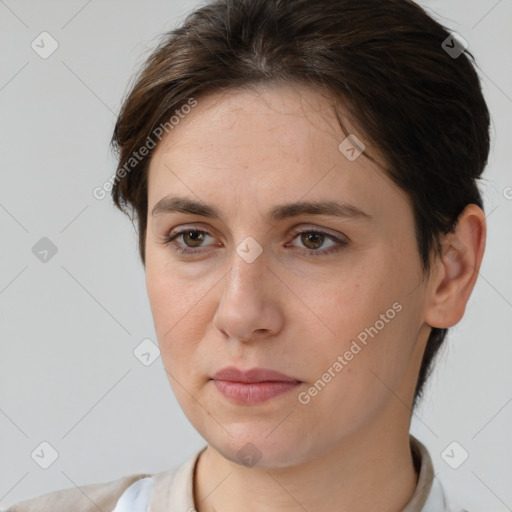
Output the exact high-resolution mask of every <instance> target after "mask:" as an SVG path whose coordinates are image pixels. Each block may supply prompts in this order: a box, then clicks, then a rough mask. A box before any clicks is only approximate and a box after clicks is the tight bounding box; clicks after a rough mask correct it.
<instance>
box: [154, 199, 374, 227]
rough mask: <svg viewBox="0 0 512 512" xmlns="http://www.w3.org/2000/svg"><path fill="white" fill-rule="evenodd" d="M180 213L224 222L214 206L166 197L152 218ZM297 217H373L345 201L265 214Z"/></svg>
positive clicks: (302, 205)
mask: <svg viewBox="0 0 512 512" xmlns="http://www.w3.org/2000/svg"><path fill="white" fill-rule="evenodd" d="M173 212H180V213H186V214H190V215H201V216H202V217H208V218H211V219H217V220H219V221H221V222H224V221H223V219H222V213H221V212H220V211H219V210H218V209H217V208H216V207H214V206H212V205H208V204H205V203H202V202H199V201H196V200H194V199H189V198H186V197H176V196H166V197H164V198H162V199H160V201H158V203H156V205H155V206H154V207H153V210H152V212H151V215H152V216H156V215H159V214H162V213H173ZM299 215H329V216H332V217H341V218H347V219H353V220H363V221H370V220H372V219H373V217H372V216H371V215H370V214H368V213H366V212H364V211H363V210H361V209H360V208H358V207H357V206H354V205H352V204H350V203H347V202H345V201H328V200H327V201H298V202H295V203H286V204H282V205H277V206H274V207H273V208H272V209H271V210H270V211H269V212H268V214H267V217H268V219H269V220H270V221H280V220H283V219H287V218H291V217H298V216H299Z"/></svg>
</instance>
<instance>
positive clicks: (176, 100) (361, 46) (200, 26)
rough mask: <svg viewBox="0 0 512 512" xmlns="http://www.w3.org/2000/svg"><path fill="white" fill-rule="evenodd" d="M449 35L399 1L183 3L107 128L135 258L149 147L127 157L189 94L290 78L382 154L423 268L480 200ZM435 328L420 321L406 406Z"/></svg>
mask: <svg viewBox="0 0 512 512" xmlns="http://www.w3.org/2000/svg"><path fill="white" fill-rule="evenodd" d="M450 37H452V36H451V33H450V32H449V31H448V30H447V29H446V28H445V27H443V26H442V25H441V24H440V23H438V22H437V21H435V20H434V19H433V18H431V17H430V16H429V15H428V14H427V13H426V12H425V11H424V10H423V9H422V8H421V7H420V6H419V5H417V4H415V3H414V2H412V1H410V0H387V1H386V2H383V1H382V0H214V1H211V2H209V3H207V4H206V5H204V6H202V7H200V8H198V9H197V10H195V11H194V12H192V13H191V14H190V15H189V16H188V17H187V18H186V20H185V21H184V23H183V24H182V26H180V27H179V28H176V29H175V30H172V31H170V32H169V33H167V34H164V36H163V38H162V40H161V42H160V43H159V45H158V47H157V48H156V49H155V50H154V51H153V53H152V54H151V55H150V57H149V58H148V59H147V61H146V63H145V65H144V66H143V68H142V70H141V72H140V74H139V75H138V77H137V80H136V81H135V83H134V85H133V87H132V89H131V91H130V93H129V94H128V96H127V98H126V99H125V101H124V104H123V106H122V108H121V112H120V114H119V117H118V119H117V123H116V125H115V129H114V134H113V137H112V146H113V148H114V149H115V150H117V152H118V154H119V165H118V167H117V172H116V180H115V183H114V186H113V189H112V198H113V201H114V203H115V205H116V206H117V207H118V208H120V209H121V210H122V211H124V212H125V213H127V215H129V212H128V210H127V208H126V207H127V206H130V207H131V212H132V214H133V213H135V215H136V217H137V219H138V232H139V252H140V256H141V259H142V262H143V263H145V251H144V246H145V236H146V224H147V207H148V204H147V173H148V167H149V161H150V158H151V155H152V153H153V150H151V151H149V152H148V154H147V155H146V156H145V157H144V158H141V159H140V161H139V160H137V161H136V162H135V161H134V162H133V165H132V166H131V168H127V163H128V162H129V159H130V158H133V156H132V155H133V153H134V152H135V151H137V150H138V149H139V148H141V147H142V146H143V145H145V144H146V141H147V140H148V137H150V136H151V134H152V133H154V131H155V130H156V129H158V127H159V126H161V125H163V124H164V123H166V122H168V120H169V118H170V116H171V115H173V114H174V113H175V112H176V111H177V110H178V109H179V108H180V107H182V106H183V105H184V104H186V103H187V102H188V101H189V100H190V98H195V99H197V98H199V96H200V95H201V94H204V93H210V92H216V91H219V92H220V91H228V90H230V89H233V88H235V87H252V86H258V85H264V84H271V83H292V84H299V83H302V84H308V85H312V86H316V87H319V86H321V87H322V88H327V89H328V90H329V91H331V92H332V93H333V95H334V96H335V97H336V98H339V100H340V101H342V102H343V103H344V105H345V106H346V107H347V108H348V109H349V111H350V112H351V114H352V115H353V117H354V120H355V121H356V123H357V127H358V128H359V129H360V130H361V133H362V134H364V136H365V137H366V140H368V141H371V142H372V143H373V144H374V145H375V147H376V148H377V149H378V150H379V151H380V152H381V154H383V155H384V156H385V158H386V160H387V164H388V168H387V169H385V172H386V173H387V174H388V176H389V177H390V178H391V179H392V180H393V181H394V182H395V183H396V184H397V185H398V186H399V187H400V188H401V189H403V190H404V191H405V192H407V194H408V195H409V197H410V198H411V201H412V204H413V212H414V219H415V230H416V239H417V243H418V250H419V254H420V257H421V262H422V267H423V270H424V272H425V274H428V272H429V271H430V269H431V257H432V255H439V253H440V249H441V247H440V236H441V235H442V234H446V233H448V232H450V231H452V230H453V228H454V226H455V225H456V222H457V218H458V216H459V214H460V213H461V212H462V210H463V209H464V207H465V206H466V205H467V204H470V203H474V204H476V205H478V206H479V207H481V208H482V209H483V202H482V198H481V195H480V192H479V189H478V184H477V180H478V178H480V176H481V174H482V172H483V170H484V168H485V166H486V164H487V158H488V153H489V144H490V141H489V138H490V137H489V125H490V116H489V112H488V109H487V105H486V102H485V100H484V98H483V95H482V91H481V86H480V82H479V79H478V75H477V73H476V71H475V69H474V67H473V63H474V61H475V59H474V57H473V55H472V54H471V53H470V52H469V51H467V50H466V51H462V52H461V53H460V55H458V56H454V54H453V53H451V54H450V53H449V52H448V51H446V46H445V45H446V41H449V47H454V46H455V42H456V40H454V39H448V38H450ZM470 58H471V61H470ZM339 121H340V125H341V127H342V129H343V131H344V132H345V134H346V135H347V133H346V131H345V129H344V127H343V123H342V122H341V119H339ZM366 156H367V158H370V159H371V160H372V161H373V159H372V158H371V157H370V156H368V155H366ZM131 219H132V222H133V220H134V217H133V215H132V216H131ZM446 333H447V329H440V328H432V331H431V333H430V336H429V339H428V343H427V346H426V349H425V353H424V356H423V361H422V365H421V369H420V372H419V376H418V380H417V384H416V390H415V397H414V405H416V403H417V401H418V399H419V397H420V396H421V394H422V390H423V387H424V384H425V381H426V379H427V377H428V375H429V374H430V371H431V367H432V362H433V359H434V356H435V355H436V353H437V351H438V349H439V347H440V346H441V344H442V342H443V340H444V338H445V336H446Z"/></svg>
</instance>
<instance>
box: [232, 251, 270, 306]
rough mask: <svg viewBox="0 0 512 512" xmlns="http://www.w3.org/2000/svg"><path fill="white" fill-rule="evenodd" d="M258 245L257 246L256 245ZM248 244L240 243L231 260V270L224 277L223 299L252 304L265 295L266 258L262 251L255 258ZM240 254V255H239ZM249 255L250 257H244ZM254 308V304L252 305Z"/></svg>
mask: <svg viewBox="0 0 512 512" xmlns="http://www.w3.org/2000/svg"><path fill="white" fill-rule="evenodd" d="M258 245H259V244H258ZM252 251H254V249H253V247H251V245H250V242H245V241H244V242H242V243H240V244H239V245H238V247H237V248H236V251H234V253H233V257H232V259H231V270H230V271H229V273H228V275H227V276H226V282H225V288H224V297H225V298H229V299H234V300H237V301H240V302H244V301H248V302H254V301H257V300H259V299H258V297H259V298H261V297H262V296H263V295H264V294H265V282H266V281H267V280H266V278H265V273H268V268H267V264H268V261H267V258H266V255H264V254H263V251H261V252H260V254H259V255H257V256H255V254H254V253H253V254H252V255H251V252H252ZM240 253H242V255H240ZM246 255H247V256H248V255H250V256H251V257H246ZM253 306H255V304H253Z"/></svg>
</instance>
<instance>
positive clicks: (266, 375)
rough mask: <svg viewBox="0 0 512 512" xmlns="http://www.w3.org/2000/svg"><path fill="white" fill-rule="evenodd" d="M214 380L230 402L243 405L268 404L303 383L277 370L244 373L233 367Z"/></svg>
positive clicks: (216, 374)
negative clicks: (267, 402)
mask: <svg viewBox="0 0 512 512" xmlns="http://www.w3.org/2000/svg"><path fill="white" fill-rule="evenodd" d="M212 380H213V383H214V384H215V386H216V388H217V389H218V390H219V391H220V392H221V393H222V394H223V395H224V396H225V397H226V398H227V399H228V400H231V401H233V402H235V403H238V404H243V405H254V404H259V403H262V402H266V401H267V400H270V399H271V398H274V397H276V396H278V395H281V394H282V393H286V392H288V391H290V390H292V389H294V388H295V387H297V386H298V385H299V384H300V383H301V381H299V380H298V379H295V378H294V377H290V376H289V375H286V374H284V373H281V372H278V371H276V370H270V369H267V368H251V369H250V370H245V371H244V370H239V369H238V368H235V367H233V366H230V367H227V368H223V369H222V370H219V371H218V372H216V373H215V375H214V376H213V379H212Z"/></svg>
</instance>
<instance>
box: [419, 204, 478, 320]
mask: <svg viewBox="0 0 512 512" xmlns="http://www.w3.org/2000/svg"><path fill="white" fill-rule="evenodd" d="M486 233H487V227H486V222H485V214H484V212H483V211H482V209H481V208H479V207H478V206H477V205H476V204H468V205H467V206H466V208H464V210H463V211H462V213H461V214H460V215H459V218H458V220H457V224H456V227H455V232H453V233H448V234H447V235H445V236H444V237H443V240H442V255H441V256H440V257H437V258H436V260H435V262H434V267H433V268H434V270H433V271H432V274H431V277H430V282H429V287H428V290H429V292H428V298H427V300H428V303H427V309H426V313H425V322H426V323H427V324H428V325H430V326H431V327H440V328H448V327H451V326H452V325H455V324H456V323H457V322H459V321H460V319H461V318H462V316H463V315H464V311H465V309H466V304H467V302H468V300H469V297H470V295H471V292H472V290H473V287H474V285H475V282H476V279H477V277H478V272H479V270H480V264H481V263H482V258H483V255H484V249H485V240H486Z"/></svg>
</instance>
